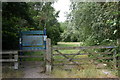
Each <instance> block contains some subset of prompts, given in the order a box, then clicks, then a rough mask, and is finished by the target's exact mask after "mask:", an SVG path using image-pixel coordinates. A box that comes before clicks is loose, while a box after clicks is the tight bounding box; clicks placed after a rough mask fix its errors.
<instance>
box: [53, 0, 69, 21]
mask: <svg viewBox="0 0 120 80" xmlns="http://www.w3.org/2000/svg"><path fill="white" fill-rule="evenodd" d="M69 6H70V0H58V1H57V2H55V3H54V5H53V7H54V8H55V10H56V11H59V10H60V13H59V18H57V20H58V21H59V22H64V21H65V20H66V16H65V13H66V12H68V13H69V12H70V11H69Z"/></svg>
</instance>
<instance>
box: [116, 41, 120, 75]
mask: <svg viewBox="0 0 120 80" xmlns="http://www.w3.org/2000/svg"><path fill="white" fill-rule="evenodd" d="M117 46H118V49H117V54H118V56H117V67H118V77H120V39H117Z"/></svg>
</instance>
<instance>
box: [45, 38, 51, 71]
mask: <svg viewBox="0 0 120 80" xmlns="http://www.w3.org/2000/svg"><path fill="white" fill-rule="evenodd" d="M51 54H52V51H51V40H50V39H49V38H47V40H46V66H45V67H46V73H51V61H52V59H51Z"/></svg>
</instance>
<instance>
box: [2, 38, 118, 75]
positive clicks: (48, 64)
mask: <svg viewBox="0 0 120 80" xmlns="http://www.w3.org/2000/svg"><path fill="white" fill-rule="evenodd" d="M117 43H118V46H119V45H120V41H119V40H118V42H117ZM113 48H115V51H114V52H113V53H111V52H109V51H108V52H99V53H96V52H95V53H93V52H92V53H89V52H86V50H87V49H113ZM116 48H117V46H89V47H52V46H51V40H50V39H47V40H46V50H16V51H3V53H2V54H3V55H4V54H14V59H2V60H1V61H2V62H14V68H15V69H18V62H17V61H18V57H44V60H45V70H46V72H47V73H51V69H52V67H53V66H55V65H64V63H63V64H62V63H60V64H53V63H54V61H55V59H53V56H58V55H61V56H63V57H64V58H65V59H66V60H67V61H68V62H72V63H73V64H67V65H78V66H79V65H81V63H77V62H76V61H74V60H81V59H82V60H86V59H88V58H80V59H76V58H74V57H75V56H76V55H89V54H92V55H93V54H112V55H113V56H112V57H96V58H94V59H93V60H95V59H111V58H112V59H113V60H114V61H115V62H116V63H115V66H116V65H117V66H118V70H120V69H119V66H120V63H119V62H118V61H119V59H120V58H119V57H117V58H116V54H118V51H116ZM60 50H82V51H84V52H80V51H78V52H77V53H74V54H73V53H70V54H65V53H62V52H61V51H60ZM31 51H33V52H36V51H45V55H44V56H24V55H22V56H18V52H31ZM53 51H55V52H57V54H53ZM85 52H86V53H85ZM69 55H72V57H68V56H69ZM57 60H58V61H63V62H64V60H63V59H57Z"/></svg>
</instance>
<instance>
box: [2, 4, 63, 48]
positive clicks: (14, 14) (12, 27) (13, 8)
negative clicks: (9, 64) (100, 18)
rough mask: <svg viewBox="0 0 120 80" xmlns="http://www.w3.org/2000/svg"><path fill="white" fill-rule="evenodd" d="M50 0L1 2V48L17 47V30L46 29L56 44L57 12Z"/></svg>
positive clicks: (58, 30) (58, 28)
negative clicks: (41, 0) (40, 0)
mask: <svg viewBox="0 0 120 80" xmlns="http://www.w3.org/2000/svg"><path fill="white" fill-rule="evenodd" d="M52 4H53V3H51V2H46V3H45V2H29V3H25V2H3V3H2V16H3V17H2V26H3V28H2V34H3V35H2V43H3V49H18V48H19V47H18V44H19V42H18V41H19V39H18V38H19V32H20V31H28V30H43V29H44V28H46V29H47V35H48V37H49V38H51V39H52V43H53V44H56V43H57V42H58V41H59V40H60V34H61V29H60V24H59V23H58V21H57V19H56V18H57V17H58V14H59V12H55V10H54V8H53V7H52V6H51V5H52Z"/></svg>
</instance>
